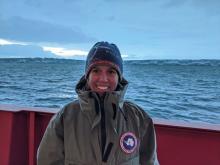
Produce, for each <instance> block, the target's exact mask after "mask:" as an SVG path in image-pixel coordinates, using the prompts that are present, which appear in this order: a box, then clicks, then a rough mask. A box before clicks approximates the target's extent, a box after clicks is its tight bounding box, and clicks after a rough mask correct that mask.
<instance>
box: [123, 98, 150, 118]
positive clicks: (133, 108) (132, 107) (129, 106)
mask: <svg viewBox="0 0 220 165" xmlns="http://www.w3.org/2000/svg"><path fill="white" fill-rule="evenodd" d="M124 108H125V111H126V112H128V113H130V112H132V113H134V114H135V115H138V116H139V117H142V118H145V119H147V120H152V119H151V117H150V116H149V115H148V113H147V112H146V111H144V110H143V108H141V107H140V106H139V105H137V104H135V103H133V102H131V101H127V100H126V101H125V102H124Z"/></svg>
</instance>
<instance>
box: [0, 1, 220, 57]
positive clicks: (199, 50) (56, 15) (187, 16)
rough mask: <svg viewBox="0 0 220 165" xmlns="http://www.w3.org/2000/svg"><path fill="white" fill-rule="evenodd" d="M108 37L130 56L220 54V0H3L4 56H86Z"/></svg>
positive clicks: (0, 48)
mask: <svg viewBox="0 0 220 165" xmlns="http://www.w3.org/2000/svg"><path fill="white" fill-rule="evenodd" d="M102 40H104V41H109V42H113V43H115V44H117V45H118V47H119V49H120V50H121V53H122V55H123V57H124V59H220V1H219V0H46V1H45V0H0V57H5V56H6V55H8V56H9V57H12V56H13V57H14V56H15V57H16V56H17V54H16V50H17V49H19V51H20V54H19V55H18V56H19V57H21V56H22V53H21V52H22V50H23V51H24V53H26V55H27V53H28V55H30V56H31V57H34V56H37V55H36V54H38V53H36V52H35V51H36V50H37V51H38V52H39V54H44V53H45V56H47V55H48V54H49V57H51V56H53V55H54V57H58V56H63V57H67V58H72V57H75V56H74V55H78V56H76V57H84V56H85V55H86V54H87V52H88V51H89V49H90V48H91V47H92V45H93V44H94V43H95V42H97V41H102ZM13 47H14V48H13ZM18 47H19V48H18ZM32 48H33V49H32ZM26 49H27V50H28V51H27V50H26ZM31 50H33V53H31ZM7 51H8V52H7ZM40 52H41V53H40Z"/></svg>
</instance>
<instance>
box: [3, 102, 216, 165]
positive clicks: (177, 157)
mask: <svg viewBox="0 0 220 165" xmlns="http://www.w3.org/2000/svg"><path fill="white" fill-rule="evenodd" d="M57 111H58V109H48V108H30V107H17V106H13V105H0V134H1V135H0V165H34V164H36V152H37V148H38V145H39V143H40V140H41V138H42V136H43V133H44V131H45V128H46V126H47V124H48V122H49V120H50V118H51V117H52V115H53V114H54V113H55V112H57ZM154 121H155V127H156V133H157V143H158V158H159V161H160V164H161V165H220V125H207V124H205V125H204V124H203V125H201V124H187V123H179V122H169V121H165V120H163V121H162V120H154Z"/></svg>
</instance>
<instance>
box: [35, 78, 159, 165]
mask: <svg viewBox="0 0 220 165" xmlns="http://www.w3.org/2000/svg"><path fill="white" fill-rule="evenodd" d="M127 84H128V82H127V81H126V80H125V79H124V78H123V80H122V81H121V82H120V83H119V87H118V90H116V91H114V92H107V93H106V94H105V96H104V97H102V98H100V97H99V96H98V95H97V94H96V93H94V92H92V91H88V90H86V79H85V77H84V76H83V77H82V78H81V80H80V81H79V83H78V84H77V86H76V92H77V94H78V100H76V101H73V102H71V103H69V104H67V105H66V106H65V107H64V108H63V109H62V110H61V111H59V112H58V113H57V114H55V115H54V116H53V118H52V119H51V121H50V122H49V125H48V127H47V129H46V131H45V134H44V136H43V138H42V141H41V143H40V146H39V148H38V154H37V164H38V165H64V164H65V165H137V164H142V165H157V164H159V163H158V161H157V154H156V140H155V139H156V138H155V131H154V126H153V122H152V119H151V118H150V117H149V116H148V115H147V114H146V112H144V111H143V110H142V109H141V108H140V107H139V106H137V105H136V104H133V103H131V102H128V101H124V94H125V91H126V88H127ZM128 139H129V140H128Z"/></svg>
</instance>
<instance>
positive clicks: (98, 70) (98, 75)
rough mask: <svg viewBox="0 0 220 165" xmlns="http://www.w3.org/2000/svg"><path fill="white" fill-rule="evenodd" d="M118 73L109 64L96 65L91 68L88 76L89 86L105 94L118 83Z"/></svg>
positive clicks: (112, 89) (100, 93)
mask: <svg viewBox="0 0 220 165" xmlns="http://www.w3.org/2000/svg"><path fill="white" fill-rule="evenodd" d="M118 79H119V77H118V73H117V71H116V70H115V69H114V68H113V67H111V66H109V65H96V66H95V67H94V68H92V69H91V71H90V73H89V77H88V82H87V83H88V86H89V88H90V89H91V90H92V91H94V92H97V93H98V94H99V95H103V94H104V92H111V91H114V90H115V89H116V87H117V85H118Z"/></svg>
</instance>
